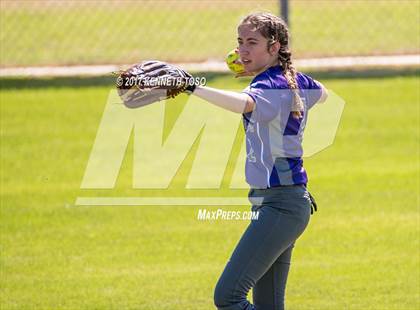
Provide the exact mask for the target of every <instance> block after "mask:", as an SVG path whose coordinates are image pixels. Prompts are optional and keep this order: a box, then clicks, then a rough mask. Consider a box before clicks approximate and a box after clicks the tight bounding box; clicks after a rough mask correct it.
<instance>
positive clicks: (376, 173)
mask: <svg viewBox="0 0 420 310" xmlns="http://www.w3.org/2000/svg"><path fill="white" fill-rule="evenodd" d="M322 81H323V82H324V84H325V85H326V86H327V87H328V88H330V89H332V90H334V92H336V93H337V94H339V95H340V96H341V97H343V98H344V99H345V101H346V107H345V110H344V114H343V117H342V120H341V124H340V127H339V130H338V133H337V137H336V139H335V143H334V145H333V146H331V147H329V148H328V149H326V150H324V151H322V152H321V153H319V154H317V155H315V156H314V157H312V158H309V159H307V160H306V161H305V166H306V168H307V170H308V173H309V175H310V188H311V190H312V192H313V194H314V195H315V197H316V198H317V201H318V204H319V212H318V213H316V214H315V215H314V216H313V217H312V218H311V223H310V225H309V227H308V229H307V231H306V232H305V233H304V235H303V236H302V237H301V238H300V239H299V241H298V242H297V246H296V248H295V252H294V257H293V262H292V268H291V273H290V277H289V283H288V288H287V304H288V307H289V309H291V310H299V309H308V310H309V309H310V310H312V309H319V310H325V309H331V310H336V309H363V310H369V309H371V310H377V309H395V310H403V309H413V310H414V309H418V308H419V306H420V303H419V300H420V299H419V297H420V296H419V289H420V286H419V279H420V271H419V250H418V249H419V233H420V231H419V213H418V212H419V209H418V205H419V160H418V158H419V155H420V154H419V144H418V143H419V100H420V98H419V97H420V95H419V90H418V83H419V79H418V78H417V77H415V76H405V77H402V76H389V77H379V78H362V77H360V78H347V79H346V78H337V79H322ZM67 82H68V81H67ZM21 83H23V81H22V82H21ZM37 83H38V84H37ZM37 83H33V84H31V83H27V85H28V86H31V85H33V87H20V88H13V85H15V86H16V85H17V84H16V83H15V84H14V83H12V82H10V81H9V82H8V81H5V80H2V85H3V86H4V87H2V88H1V92H0V96H1V97H0V100H1V110H0V112H1V214H0V218H1V226H0V230H1V239H0V240H1V242H0V253H1V256H0V268H1V296H0V304H1V308H2V309H145V310H153V309H156V310H161V309H169V310H177V309H179V310H184V309H191V310H199V309H203V310H204V309H213V304H212V296H213V288H214V285H215V283H216V281H217V279H218V277H219V275H220V273H221V272H222V269H223V267H224V265H225V263H226V261H227V259H228V258H229V255H230V254H231V251H232V250H233V248H234V246H235V244H236V242H237V240H238V239H239V237H240V236H241V234H242V232H243V230H244V229H245V227H246V225H247V222H241V221H215V222H200V221H197V220H196V216H197V210H198V207H188V208H185V207H170V206H166V207H73V204H74V201H75V198H76V197H77V196H78V195H80V194H81V193H82V194H83V193H85V192H84V191H81V190H80V189H79V186H80V183H81V180H82V177H83V174H84V170H85V168H86V164H87V160H88V158H89V154H90V151H91V148H92V144H93V141H94V138H95V135H96V131H97V128H98V124H99V121H100V119H101V116H102V112H103V108H104V105H105V101H106V98H107V94H108V91H109V90H110V87H111V86H108V85H106V83H105V85H100V83H98V84H95V85H93V86H91V87H88V86H86V87H83V86H81V85H79V84H80V83H79V82H77V81H76V80H75V81H74V83H73V84H74V85H75V86H73V87H72V86H70V84H72V83H63V85H62V86H61V87H60V86H59V85H55V86H51V87H40V84H41V83H39V82H37ZM210 84H211V85H212V86H215V87H223V88H237V87H239V88H240V87H243V86H244V85H245V84H246V81H243V82H238V81H237V80H234V79H232V78H231V77H230V76H229V77H228V76H215V77H214V78H213V79H212V80H211V83H210ZM6 85H7V87H5V86H6ZM125 165H126V167H125V169H129V168H130V162H129V161H128V162H126V163H125ZM127 177H128V176H125V177H121V178H120V179H119V182H122V183H120V184H129V182H128V181H127ZM120 186H121V185H120ZM127 186H129V185H127ZM118 190H121V188H120V189H117V190H116V191H117V192H118ZM112 193H114V192H113V191H112V190H111V194H112ZM248 208H249V207H248V206H244V207H239V208H234V207H229V208H224V209H232V210H235V209H240V210H247V209H248Z"/></svg>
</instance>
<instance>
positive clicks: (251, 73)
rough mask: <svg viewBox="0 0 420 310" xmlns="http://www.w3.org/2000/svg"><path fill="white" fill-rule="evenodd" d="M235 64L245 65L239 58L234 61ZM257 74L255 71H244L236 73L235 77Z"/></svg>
mask: <svg viewBox="0 0 420 310" xmlns="http://www.w3.org/2000/svg"><path fill="white" fill-rule="evenodd" d="M233 63H234V64H238V65H243V63H242V62H241V61H240V60H239V59H238V60H235V61H234V62H233ZM254 75H255V74H254V73H253V72H249V71H244V72H241V73H236V75H235V78H240V77H244V76H254Z"/></svg>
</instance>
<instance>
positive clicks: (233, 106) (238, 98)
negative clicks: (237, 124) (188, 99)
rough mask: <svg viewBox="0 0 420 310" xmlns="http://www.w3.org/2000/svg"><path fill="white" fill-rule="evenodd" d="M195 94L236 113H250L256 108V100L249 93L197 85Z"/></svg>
mask: <svg viewBox="0 0 420 310" xmlns="http://www.w3.org/2000/svg"><path fill="white" fill-rule="evenodd" d="M193 94H194V95H196V96H197V97H200V98H201V99H204V100H206V101H208V102H210V103H212V104H214V105H217V106H219V107H221V108H224V109H226V110H229V111H232V112H235V113H248V112H251V111H253V110H254V107H255V102H254V100H253V99H252V98H251V97H250V96H249V95H247V94H244V93H237V92H233V91H228V90H221V89H216V88H211V87H207V86H197V87H196V89H195V90H194V92H193Z"/></svg>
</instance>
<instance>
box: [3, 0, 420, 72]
mask: <svg viewBox="0 0 420 310" xmlns="http://www.w3.org/2000/svg"><path fill="white" fill-rule="evenodd" d="M1 8H2V10H1V13H0V29H1V31H0V52H1V55H2V57H1V60H0V61H1V62H0V65H1V66H18V65H20V66H28V65H57V64H60V65H69V64H70V65H74V64H103V63H123V64H126V63H131V62H137V61H139V60H140V59H150V58H152V59H166V60H170V61H187V62H190V61H203V60H207V59H217V60H223V58H224V55H225V54H226V53H227V52H228V51H229V50H231V49H232V48H234V47H235V46H236V36H237V34H236V26H237V24H238V22H239V20H240V19H241V17H243V16H245V15H246V14H248V13H250V12H252V11H258V10H270V11H272V12H273V13H275V14H278V12H279V11H280V9H279V8H278V1H272V0H270V1H230V2H228V1H223V2H221V1H176V2H175V1H158V2H157V1H155V2H144V1H141V2H139V3H137V4H136V3H134V2H133V1H125V2H123V1H119V2H110V1H95V2H89V1H88V2H86V1H56V2H47V3H44V2H42V1H8V0H4V1H2V2H1ZM419 12H420V3H419V2H418V1H388V0H387V1H342V0H340V1H338V0H327V1H319V0H318V1H292V2H291V5H290V23H291V34H292V45H293V52H294V56H296V57H310V56H337V55H372V54H396V53H403V54H404V53H419V44H420V43H419V36H418V33H419V31H420V30H419V23H418V21H419V19H420V13H419Z"/></svg>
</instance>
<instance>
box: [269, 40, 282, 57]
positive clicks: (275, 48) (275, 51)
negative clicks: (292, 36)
mask: <svg viewBox="0 0 420 310" xmlns="http://www.w3.org/2000/svg"><path fill="white" fill-rule="evenodd" d="M279 50H280V42H279V41H276V42H274V43H273V44H271V46H270V48H269V51H270V54H271V55H276V54H278V52H279Z"/></svg>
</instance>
